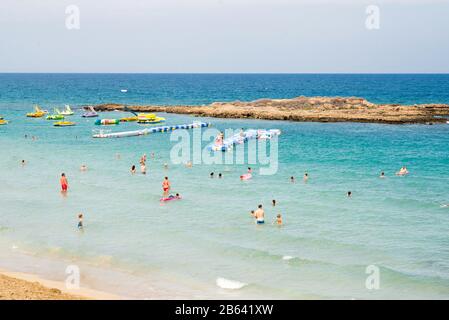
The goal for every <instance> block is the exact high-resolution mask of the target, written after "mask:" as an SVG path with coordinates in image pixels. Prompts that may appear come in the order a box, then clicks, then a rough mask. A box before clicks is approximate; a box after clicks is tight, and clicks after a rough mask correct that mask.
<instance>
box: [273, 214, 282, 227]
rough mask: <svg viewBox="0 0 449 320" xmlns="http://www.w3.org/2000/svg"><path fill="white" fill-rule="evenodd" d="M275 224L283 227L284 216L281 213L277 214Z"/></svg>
mask: <svg viewBox="0 0 449 320" xmlns="http://www.w3.org/2000/svg"><path fill="white" fill-rule="evenodd" d="M274 223H276V224H277V225H278V226H282V216H281V214H280V213H278V214H277V216H276V219H275V220H274Z"/></svg>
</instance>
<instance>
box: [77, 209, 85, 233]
mask: <svg viewBox="0 0 449 320" xmlns="http://www.w3.org/2000/svg"><path fill="white" fill-rule="evenodd" d="M83 228H84V225H83V214H82V213H80V214H78V229H80V230H83Z"/></svg>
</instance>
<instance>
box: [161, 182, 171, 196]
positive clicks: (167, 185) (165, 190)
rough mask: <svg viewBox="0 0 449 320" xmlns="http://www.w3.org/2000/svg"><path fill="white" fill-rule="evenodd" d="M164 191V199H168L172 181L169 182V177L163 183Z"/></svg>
mask: <svg viewBox="0 0 449 320" xmlns="http://www.w3.org/2000/svg"><path fill="white" fill-rule="evenodd" d="M162 190H163V191H164V198H167V197H168V194H169V192H170V181H168V177H165V179H164V181H162Z"/></svg>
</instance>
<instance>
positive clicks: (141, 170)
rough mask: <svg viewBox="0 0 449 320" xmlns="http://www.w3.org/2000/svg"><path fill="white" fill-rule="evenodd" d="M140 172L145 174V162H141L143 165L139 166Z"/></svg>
mask: <svg viewBox="0 0 449 320" xmlns="http://www.w3.org/2000/svg"><path fill="white" fill-rule="evenodd" d="M140 172H141V173H142V174H147V167H146V165H145V162H143V163H141V164H140Z"/></svg>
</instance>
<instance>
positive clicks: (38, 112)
mask: <svg viewBox="0 0 449 320" xmlns="http://www.w3.org/2000/svg"><path fill="white" fill-rule="evenodd" d="M46 114H47V111H45V110H42V109H41V108H39V106H35V107H34V112H30V113H27V117H29V118H42V117H43V116H45V115H46Z"/></svg>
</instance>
